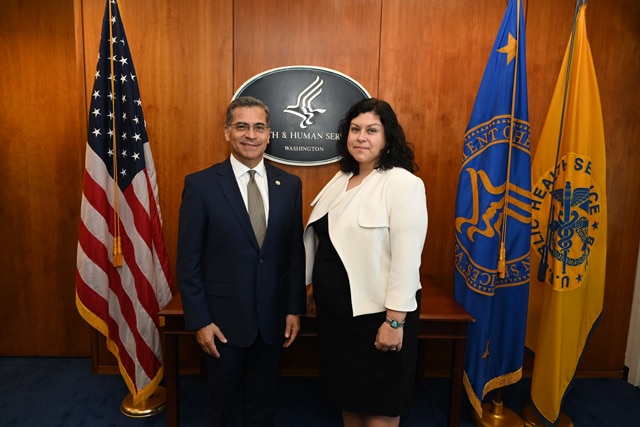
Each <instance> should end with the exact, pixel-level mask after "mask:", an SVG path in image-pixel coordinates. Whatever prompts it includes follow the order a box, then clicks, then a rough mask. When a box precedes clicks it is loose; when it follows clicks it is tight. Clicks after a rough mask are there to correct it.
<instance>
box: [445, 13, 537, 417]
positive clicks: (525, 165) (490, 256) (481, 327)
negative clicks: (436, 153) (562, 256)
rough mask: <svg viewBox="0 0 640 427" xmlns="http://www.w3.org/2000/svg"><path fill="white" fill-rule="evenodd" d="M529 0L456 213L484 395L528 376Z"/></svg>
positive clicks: (472, 389)
mask: <svg viewBox="0 0 640 427" xmlns="http://www.w3.org/2000/svg"><path fill="white" fill-rule="evenodd" d="M525 56H526V55H525V28H524V14H523V11H522V4H521V0H510V1H509V4H508V6H507V10H506V12H505V15H504V18H503V20H502V24H501V26H500V30H499V32H498V35H497V37H496V40H495V43H494V45H493V49H492V51H491V55H490V56H489V61H488V63H487V66H486V68H485V71H484V76H483V78H482V82H481V83H480V88H479V89H478V93H477V95H476V100H475V104H474V107H473V111H472V113H471V119H470V120H469V125H468V126H467V130H466V132H465V138H464V146H463V154H462V162H461V167H460V179H459V181H458V192H457V196H456V218H455V284H454V289H455V297H456V300H457V301H458V302H459V303H460V304H462V305H463V306H464V307H465V309H466V310H467V311H468V312H469V313H470V314H471V315H472V316H473V317H474V318H475V322H474V323H473V324H471V325H470V326H469V329H468V340H467V346H466V354H465V372H464V383H465V388H466V391H467V395H468V396H469V400H470V402H471V404H472V406H473V407H474V409H475V410H476V412H477V414H478V415H479V416H480V418H482V399H483V398H484V397H485V395H486V394H487V393H489V392H490V391H492V390H494V389H497V388H500V387H503V386H506V385H509V384H513V383H516V382H518V381H519V380H520V378H521V377H522V361H523V357H524V339H525V330H526V319H527V302H528V294H529V277H530V266H529V248H530V236H531V152H530V148H531V147H530V138H529V113H528V100H527V77H526V61H525Z"/></svg>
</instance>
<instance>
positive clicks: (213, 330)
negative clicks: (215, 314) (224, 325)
mask: <svg viewBox="0 0 640 427" xmlns="http://www.w3.org/2000/svg"><path fill="white" fill-rule="evenodd" d="M215 338H218V340H219V341H220V342H223V343H226V342H227V339H226V338H225V336H224V334H223V333H222V331H221V330H220V328H218V325H216V324H215V323H209V324H208V325H207V326H204V327H202V328H200V329H198V330H197V331H196V341H198V344H200V348H202V351H204V352H205V353H207V354H209V355H211V356H213V357H215V358H217V359H219V358H220V353H219V352H218V348H217V347H216V342H215Z"/></svg>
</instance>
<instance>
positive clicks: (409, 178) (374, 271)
mask: <svg viewBox="0 0 640 427" xmlns="http://www.w3.org/2000/svg"><path fill="white" fill-rule="evenodd" d="M351 176H352V174H351V173H345V172H338V173H337V174H336V175H335V176H334V177H333V178H332V179H331V180H330V181H329V182H328V183H327V185H326V186H325V187H324V188H323V189H322V190H321V191H320V193H318V195H317V196H316V198H315V199H314V200H313V202H312V203H311V205H312V206H313V210H312V211H311V215H310V216H309V221H308V223H307V227H306V229H305V233H304V243H305V251H306V277H307V284H310V283H311V281H312V273H313V262H314V258H315V252H316V248H317V239H316V237H315V233H314V231H313V228H312V227H309V224H311V223H313V222H315V221H317V220H318V219H320V218H322V217H323V216H324V215H325V214H327V213H329V236H330V238H331V242H332V243H333V245H334V247H335V248H336V251H337V252H338V254H339V255H340V259H341V260H342V262H343V264H344V266H345V269H346V271H347V274H348V276H349V284H350V288H351V301H352V302H351V304H352V307H353V314H354V316H358V315H362V314H369V313H376V312H381V311H384V310H386V309H391V310H397V311H403V312H410V311H413V310H415V309H416V307H417V303H416V300H415V293H416V291H417V290H418V289H420V262H421V258H422V249H423V247H424V242H425V238H426V234H427V224H428V216H427V202H426V194H425V188H424V183H423V182H422V180H421V179H420V178H419V177H417V176H415V175H413V174H412V173H410V172H409V171H407V170H405V169H402V168H393V169H389V170H380V171H379V170H377V169H376V170H374V171H373V172H371V174H370V175H368V176H367V177H366V178H365V180H364V181H363V182H362V183H361V184H360V185H362V186H363V187H362V188H361V189H360V191H362V192H363V193H362V195H361V197H360V198H359V201H360V202H359V204H358V205H357V206H354V207H349V209H350V210H347V211H346V212H345V214H343V215H333V216H332V215H331V210H332V208H333V207H335V206H336V205H337V204H339V203H340V201H341V200H342V198H343V197H344V196H345V194H346V189H347V184H348V182H349V178H351Z"/></svg>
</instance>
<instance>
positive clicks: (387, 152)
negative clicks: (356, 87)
mask: <svg viewBox="0 0 640 427" xmlns="http://www.w3.org/2000/svg"><path fill="white" fill-rule="evenodd" d="M369 112H373V113H375V114H376V115H377V116H378V117H379V118H380V122H381V123H382V126H383V127H384V136H385V139H386V141H387V145H386V146H385V147H384V149H383V150H382V153H381V154H380V160H379V161H378V164H377V165H376V169H381V170H386V169H391V168H394V167H401V168H404V169H406V170H408V171H409V172H412V173H415V172H416V171H417V170H418V165H417V164H416V163H415V155H414V153H413V148H412V146H411V144H410V143H409V142H407V140H406V138H405V136H404V131H403V130H402V127H401V126H400V123H398V118H397V117H396V113H395V112H394V111H393V109H392V108H391V106H390V105H389V104H388V103H387V102H386V101H383V100H381V99H376V98H368V99H363V100H362V101H358V102H357V103H355V104H354V105H353V106H351V108H350V109H349V111H347V114H346V116H345V117H344V119H342V120H341V121H340V125H339V126H338V134H339V135H340V139H339V140H338V142H337V146H338V153H339V154H340V155H341V156H342V159H340V170H342V171H343V172H353V173H354V174H355V175H357V174H358V173H359V169H360V168H359V165H358V162H357V161H356V159H354V158H353V156H351V154H349V150H348V149H347V138H348V137H349V128H350V127H351V120H353V119H354V118H356V117H357V116H359V115H360V114H362V113H369Z"/></svg>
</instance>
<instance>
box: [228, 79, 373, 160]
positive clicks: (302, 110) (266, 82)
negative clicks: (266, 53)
mask: <svg viewBox="0 0 640 427" xmlns="http://www.w3.org/2000/svg"><path fill="white" fill-rule="evenodd" d="M240 96H253V97H254V98H258V99H260V100H262V101H263V102H264V103H265V104H267V106H268V107H269V110H270V111H271V123H270V125H271V135H270V142H269V145H268V146H267V149H266V151H265V154H264V156H265V157H266V158H267V159H269V160H273V161H275V162H279V163H284V164H289V165H297V166H315V165H323V164H328V163H332V162H335V161H337V160H339V159H340V155H339V154H338V151H337V147H336V141H337V140H338V134H337V129H338V123H339V122H340V120H341V119H342V118H344V116H345V114H346V112H347V110H348V109H349V108H350V107H351V106H352V105H353V104H355V103H356V102H358V101H360V100H362V99H365V98H370V96H369V93H368V92H367V91H366V89H365V88H364V87H362V85H360V84H359V83H358V82H356V81H355V80H353V79H352V78H351V77H349V76H347V75H345V74H342V73H340V72H338V71H335V70H331V69H328V68H321V67H313V66H291V67H281V68H274V69H271V70H267V71H264V72H262V73H260V74H257V75H255V76H253V77H251V78H250V79H249V80H247V81H246V82H245V83H244V84H242V86H240V88H239V89H238V90H237V91H236V93H235V94H234V95H233V99H236V98H237V97H240Z"/></svg>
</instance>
